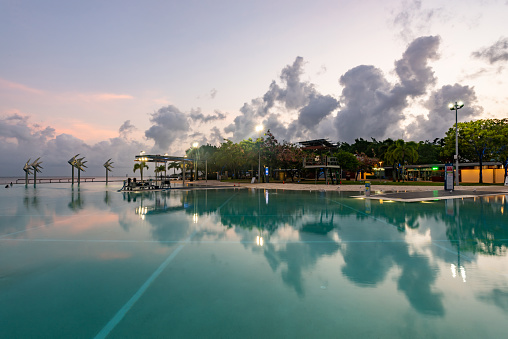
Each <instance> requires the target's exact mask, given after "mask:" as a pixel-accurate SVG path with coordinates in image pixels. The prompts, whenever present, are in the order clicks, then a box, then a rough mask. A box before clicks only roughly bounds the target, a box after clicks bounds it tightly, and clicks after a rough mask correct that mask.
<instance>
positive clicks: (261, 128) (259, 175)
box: [256, 125, 263, 182]
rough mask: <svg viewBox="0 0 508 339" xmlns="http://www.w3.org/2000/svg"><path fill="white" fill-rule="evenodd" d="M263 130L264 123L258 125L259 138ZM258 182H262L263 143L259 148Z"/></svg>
mask: <svg viewBox="0 0 508 339" xmlns="http://www.w3.org/2000/svg"><path fill="white" fill-rule="evenodd" d="M262 130H263V125H257V126H256V132H258V136H259V137H258V139H259V138H261V131H262ZM258 182H261V144H260V145H259V148H258Z"/></svg>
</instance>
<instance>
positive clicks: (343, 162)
mask: <svg viewBox="0 0 508 339" xmlns="http://www.w3.org/2000/svg"><path fill="white" fill-rule="evenodd" d="M333 156H334V157H336V158H337V161H338V163H339V165H340V167H341V168H342V169H343V170H345V171H356V169H357V168H358V167H359V166H360V162H359V161H358V159H357V158H356V156H355V155H354V154H353V153H350V152H347V151H344V150H342V149H339V150H338V151H337V152H335V153H334V154H333Z"/></svg>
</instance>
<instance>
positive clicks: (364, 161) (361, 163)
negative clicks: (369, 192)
mask: <svg viewBox="0 0 508 339" xmlns="http://www.w3.org/2000/svg"><path fill="white" fill-rule="evenodd" d="M356 159H358V170H357V171H356V177H355V180H357V176H358V172H361V173H364V172H370V171H372V168H373V167H374V165H375V164H377V163H379V159H377V158H371V157H369V156H367V155H366V154H365V153H363V152H362V153H361V154H357V155H356Z"/></svg>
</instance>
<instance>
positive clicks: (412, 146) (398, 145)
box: [385, 139, 418, 181]
mask: <svg viewBox="0 0 508 339" xmlns="http://www.w3.org/2000/svg"><path fill="white" fill-rule="evenodd" d="M385 159H386V161H387V162H388V163H390V164H392V166H393V171H394V176H393V181H395V173H396V172H395V171H396V165H397V164H402V181H404V171H405V164H406V162H409V163H413V162H415V161H416V160H418V144H417V143H416V142H414V141H408V142H405V141H404V140H402V139H399V140H397V141H395V143H393V144H392V145H391V146H390V147H389V148H388V151H387V152H386V154H385Z"/></svg>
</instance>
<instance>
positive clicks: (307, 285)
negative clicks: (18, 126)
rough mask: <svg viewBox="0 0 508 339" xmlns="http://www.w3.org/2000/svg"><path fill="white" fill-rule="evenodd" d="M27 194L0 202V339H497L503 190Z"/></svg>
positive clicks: (504, 307) (507, 290)
mask: <svg viewBox="0 0 508 339" xmlns="http://www.w3.org/2000/svg"><path fill="white" fill-rule="evenodd" d="M119 187H120V184H116V183H115V184H114V185H110V186H108V187H107V188H105V185H104V183H93V184H91V183H87V184H86V185H82V186H81V187H80V188H79V189H78V188H77V187H75V188H74V189H71V188H70V186H69V184H45V185H39V186H38V187H37V188H36V189H34V188H33V187H29V188H27V189H25V188H24V186H22V185H15V186H14V187H12V188H8V189H2V191H1V193H0V337H2V338H15V337H16V338H94V337H97V338H104V337H108V338H128V337H130V338H140V337H143V338H163V337H172V338H197V337H206V338H290V337H291V338H293V337H294V338H352V337H355V338H359V337H361V338H397V337H398V338H429V337H447V338H455V337H456V338H464V337H466V338H479V337H481V338H499V337H505V336H506V329H507V327H506V326H507V325H506V319H507V316H508V261H507V254H506V249H507V244H508V228H507V227H508V226H507V224H508V223H507V220H508V218H507V215H506V213H507V207H508V206H507V205H508V204H507V201H506V198H505V197H504V196H497V197H489V198H477V199H463V200H449V201H434V202H431V203H396V202H387V201H370V200H362V199H355V198H352V197H351V196H352V195H356V194H357V193H344V192H343V193H338V192H326V193H325V192H301V191H286V192H284V191H280V190H279V191H276V190H269V191H263V190H248V189H225V190H217V189H214V190H199V191H198V190H194V191H183V190H174V191H168V192H150V193H129V194H128V193H118V192H116V190H117V189H118V188H119Z"/></svg>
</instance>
